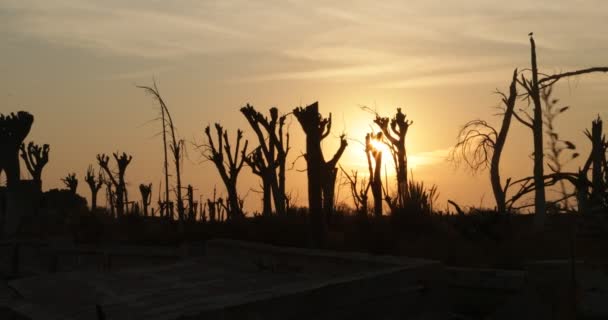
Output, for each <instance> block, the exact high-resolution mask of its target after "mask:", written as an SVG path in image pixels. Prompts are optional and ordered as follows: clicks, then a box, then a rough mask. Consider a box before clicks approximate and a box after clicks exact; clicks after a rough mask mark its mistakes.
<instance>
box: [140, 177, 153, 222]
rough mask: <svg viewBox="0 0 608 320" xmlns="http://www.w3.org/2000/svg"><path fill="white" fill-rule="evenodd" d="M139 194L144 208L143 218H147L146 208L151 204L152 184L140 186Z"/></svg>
mask: <svg viewBox="0 0 608 320" xmlns="http://www.w3.org/2000/svg"><path fill="white" fill-rule="evenodd" d="M139 193H140V194H141V204H142V206H143V207H144V217H147V216H148V208H149V207H150V204H151V203H152V184H151V183H149V184H140V185H139Z"/></svg>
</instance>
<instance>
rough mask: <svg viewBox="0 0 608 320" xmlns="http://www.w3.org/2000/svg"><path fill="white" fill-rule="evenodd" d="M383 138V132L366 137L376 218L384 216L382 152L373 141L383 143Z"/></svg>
mask: <svg viewBox="0 0 608 320" xmlns="http://www.w3.org/2000/svg"><path fill="white" fill-rule="evenodd" d="M382 138H383V137H382V132H378V133H377V134H373V133H368V134H367V135H365V156H366V158H367V168H368V170H369V184H370V186H371V190H372V196H373V197H374V216H376V217H381V216H382V151H381V150H378V149H377V148H376V147H374V145H373V143H372V141H374V140H375V141H377V142H379V143H382ZM372 159H373V160H372Z"/></svg>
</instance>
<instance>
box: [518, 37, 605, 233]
mask: <svg viewBox="0 0 608 320" xmlns="http://www.w3.org/2000/svg"><path fill="white" fill-rule="evenodd" d="M530 60H531V69H530V72H531V78H532V79H529V78H527V77H526V76H525V75H523V74H521V77H520V79H519V80H518V83H519V84H520V85H521V86H522V87H523V88H524V89H525V91H526V95H525V97H526V98H529V99H531V100H532V105H533V115H532V116H530V115H529V114H527V113H525V111H523V113H524V115H523V116H520V115H518V114H517V113H514V116H515V117H516V119H517V120H518V121H519V122H521V123H522V124H524V125H525V126H526V127H528V128H530V130H532V136H533V143H534V185H535V186H537V187H536V188H535V190H534V192H535V196H534V212H535V225H536V227H537V228H542V227H543V226H544V224H545V214H546V195H545V187H544V186H545V183H544V179H545V175H544V164H545V163H544V144H543V111H542V110H543V108H542V102H541V90H542V89H543V88H546V87H549V86H552V85H553V84H555V83H557V82H558V81H559V80H561V79H565V78H569V77H572V76H578V75H583V74H588V73H595V72H608V67H592V68H587V69H581V70H575V71H569V72H564V73H558V74H553V75H544V74H541V73H539V71H538V63H537V55H536V43H535V41H534V37H533V36H532V33H530ZM524 118H525V119H524Z"/></svg>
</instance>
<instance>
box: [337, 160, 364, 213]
mask: <svg viewBox="0 0 608 320" xmlns="http://www.w3.org/2000/svg"><path fill="white" fill-rule="evenodd" d="M340 170H342V173H344V176H345V177H346V179H347V180H348V184H349V190H350V194H351V196H352V197H353V203H354V204H355V209H356V210H357V213H358V214H360V215H362V216H367V214H368V212H369V203H368V199H369V198H368V194H369V189H370V187H371V185H370V183H369V180H365V179H362V180H361V182H359V172H358V171H357V170H352V171H351V173H348V172H346V170H344V168H342V166H340Z"/></svg>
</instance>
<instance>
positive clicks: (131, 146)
mask: <svg viewBox="0 0 608 320" xmlns="http://www.w3.org/2000/svg"><path fill="white" fill-rule="evenodd" d="M606 16H608V2H606V1H602V0H589V1H584V0H578V1H550V0H539V1H523V0H514V1H509V2H508V3H505V2H504V1H484V0H469V1H407V2H405V1H396V0H388V1H382V2H378V1H371V0H370V1H367V0H366V1H364V0H358V1H303V0H291V1H278V0H276V1H246V0H226V1H194V0H188V1H144V0H137V1H119V0H110V1H91V0H56V1H47V0H38V1H33V0H4V1H2V2H0V19H2V21H3V22H2V24H0V36H1V37H2V39H3V41H2V42H1V43H0V52H2V59H0V96H2V106H1V107H0V112H2V113H8V112H12V111H17V110H27V111H29V112H31V113H32V114H34V116H35V117H36V120H35V124H34V127H33V129H32V132H31V134H30V136H29V137H28V141H29V140H34V141H35V142H37V143H49V144H50V145H51V160H50V163H49V165H48V167H47V169H46V170H45V172H44V177H43V180H44V188H45V189H49V188H56V187H60V186H61V181H60V178H62V177H64V176H65V175H66V174H67V173H69V172H76V173H77V175H78V176H79V177H80V178H81V180H82V177H83V175H84V173H85V172H86V169H87V166H88V165H89V164H94V163H95V155H96V154H97V153H101V152H105V153H110V152H113V151H121V152H122V151H126V152H128V153H130V154H132V155H133V156H134V160H133V163H132V165H131V167H130V168H129V170H128V171H127V181H128V183H129V187H130V190H131V195H134V194H135V195H137V194H138V193H137V191H136V190H137V186H138V185H139V184H140V183H150V182H151V183H153V184H154V198H156V197H157V194H158V190H159V188H158V185H159V182H160V180H161V177H162V146H161V140H160V137H159V136H157V133H158V132H159V130H160V125H159V123H158V122H154V121H153V120H154V119H155V118H156V117H157V115H158V111H157V110H158V107H157V105H156V104H155V102H154V101H153V99H152V98H151V97H150V96H147V95H146V94H144V92H143V91H142V90H140V89H137V88H136V85H150V84H151V83H152V80H153V79H156V81H157V83H158V85H159V88H160V90H161V94H162V95H163V97H164V99H165V100H166V102H167V103H168V105H169V108H170V110H171V112H172V114H173V118H174V120H175V123H176V125H177V127H178V129H179V135H180V136H181V137H182V138H184V139H186V141H188V153H187V158H186V159H185V161H184V181H185V183H191V184H193V185H194V186H195V188H196V193H197V194H199V195H202V196H204V197H207V196H209V195H210V193H211V192H212V190H213V187H214V186H215V185H217V187H218V191H220V192H223V187H222V185H221V182H220V180H219V177H218V175H217V173H216V171H215V169H214V168H213V167H212V166H211V164H210V163H201V161H202V158H201V157H200V154H199V152H198V150H197V149H196V148H195V147H194V144H196V143H199V144H200V143H202V142H203V131H202V130H203V128H204V126H206V125H207V124H213V123H214V122H220V123H222V124H223V125H224V126H225V127H226V128H227V129H229V130H230V133H231V134H234V132H235V131H236V129H237V128H242V129H244V130H245V131H246V134H247V137H249V138H250V140H251V141H250V143H251V144H252V145H254V144H255V141H254V140H253V139H251V138H253V136H251V135H250V134H249V133H250V132H251V130H249V127H248V124H247V123H246V121H245V120H244V118H243V117H242V115H241V114H240V113H239V112H238V110H239V108H240V107H242V106H243V105H245V104H246V103H251V104H253V105H254V106H255V107H256V108H258V109H260V110H267V109H268V108H269V107H271V106H277V107H278V108H279V109H280V110H281V112H290V111H291V110H292V109H293V108H294V107H296V106H300V105H307V104H310V103H312V102H314V101H317V100H318V101H319V103H320V108H321V112H322V113H323V114H324V115H327V114H328V113H329V112H332V114H333V119H334V128H333V134H332V135H331V136H330V137H329V138H328V139H327V141H326V142H325V143H324V147H325V150H326V155H330V154H333V152H334V151H335V149H336V148H337V143H338V136H339V135H340V134H341V133H343V132H344V133H346V134H347V136H348V138H349V139H350V140H349V147H348V149H347V152H346V153H345V155H344V157H343V158H342V161H341V163H342V165H343V166H344V167H346V168H349V169H350V168H359V169H360V170H364V165H365V162H364V161H365V158H364V153H363V150H362V146H361V144H360V143H359V142H357V141H362V140H363V138H364V136H365V133H366V132H368V131H369V130H370V128H373V125H372V122H371V120H372V116H371V115H370V114H369V113H366V112H365V111H364V110H362V109H361V106H367V107H370V108H372V109H375V110H377V111H378V112H379V113H381V114H383V115H387V116H388V115H391V114H392V113H394V110H395V108H396V107H402V108H403V109H404V111H405V113H406V114H407V115H408V117H409V118H410V119H412V120H413V121H414V125H413V126H412V127H411V129H410V132H409V134H408V146H409V152H410V156H411V157H412V158H411V162H412V164H413V167H414V168H413V170H414V177H415V179H420V180H424V181H425V182H427V183H429V184H431V183H435V184H437V185H438V187H439V192H440V194H441V198H440V203H439V204H438V205H439V207H440V208H445V201H446V200H447V199H454V200H457V201H459V202H460V203H462V204H464V205H476V206H477V205H480V204H481V205H485V206H493V205H494V203H493V200H492V194H491V191H490V188H489V182H488V179H487V172H482V173H480V174H478V175H477V176H471V175H470V174H469V173H467V172H466V171H464V170H456V169H454V168H453V166H452V165H451V164H449V163H447V162H446V161H445V157H446V155H447V153H448V151H449V150H450V148H451V147H452V146H453V145H454V143H455V139H456V134H457V132H458V130H459V128H460V127H461V126H462V125H463V124H464V123H466V122H467V121H468V120H471V119H475V118H484V119H488V120H490V121H491V122H492V123H494V124H498V123H499V121H498V120H499V119H497V117H495V116H493V115H494V114H495V113H496V109H495V108H494V107H496V106H497V105H498V103H499V98H498V96H497V95H495V94H493V91H494V90H495V89H497V88H498V89H502V90H505V89H506V87H507V86H508V81H509V77H510V74H511V72H512V70H513V69H514V68H516V67H517V68H520V69H521V68H526V67H527V66H528V65H529V61H528V59H529V42H528V36H527V34H528V32H530V31H534V34H535V38H536V41H537V43H538V46H539V49H538V54H539V62H540V65H541V68H542V70H543V71H544V72H547V73H552V72H559V71H566V70H570V69H575V68H582V67H589V66H597V65H599V66H606V65H608V59H607V58H606V55H605V52H607V51H608V33H606V32H605V30H608V19H606ZM607 84H608V76H605V75H602V76H592V77H585V78H577V79H572V80H571V81H569V82H564V83H562V84H561V85H560V86H559V87H558V88H557V90H556V92H555V95H556V97H559V98H560V99H561V101H562V103H563V104H564V105H571V106H572V109H571V110H569V111H568V112H567V113H566V114H564V115H563V117H562V118H561V119H560V120H559V121H558V123H557V125H558V128H559V130H560V133H562V136H563V137H564V138H567V139H569V140H572V141H573V142H575V143H576V144H577V146H579V149H581V150H580V151H581V152H582V153H583V154H585V153H586V150H588V145H587V141H586V140H585V138H584V136H583V134H582V131H583V130H584V129H585V128H586V127H588V126H589V125H590V122H591V120H592V119H593V118H594V117H595V116H596V115H598V114H599V115H601V116H602V117H603V118H604V119H608V108H607V102H608V93H607V92H606V90H605V88H606V85H607ZM521 107H525V103H524V102H522V104H521ZM526 130H527V129H525V128H522V127H521V126H519V125H517V124H515V125H514V127H513V130H512V132H511V136H510V140H509V142H508V146H507V150H506V154H505V157H504V162H503V163H504V165H503V177H504V178H506V177H508V176H513V177H523V176H526V175H529V174H530V172H531V167H530V165H531V161H530V158H529V155H530V153H531V144H530V142H531V137H530V135H529V132H528V131H526ZM290 132H291V136H292V142H293V145H292V150H291V153H290V157H289V161H290V162H292V161H294V160H295V159H296V158H297V156H298V155H300V154H301V153H303V152H304V151H305V150H304V147H303V144H302V142H303V139H304V135H303V133H302V132H301V129H300V127H299V124H298V123H297V121H296V120H295V119H291V120H290ZM577 165H578V164H577V163H576V162H575V163H571V164H570V167H569V168H575V167H576V166H577ZM304 167H305V163H304V161H303V160H300V161H298V162H296V164H295V167H294V170H293V171H291V172H290V173H289V174H288V190H289V191H292V192H293V194H294V197H295V198H297V199H298V201H299V203H300V204H304V203H305V201H306V191H305V190H306V181H305V175H304V174H303V173H300V172H298V171H297V169H302V168H304ZM239 185H240V190H241V193H242V195H243V196H245V197H246V198H245V205H246V208H247V209H250V210H255V209H257V208H259V207H260V200H259V194H258V193H256V192H254V191H251V189H258V185H259V183H258V181H257V180H256V177H254V176H253V175H252V174H251V172H250V170H249V169H248V168H244V169H243V174H242V177H241V179H240V184H239ZM78 191H79V193H80V194H82V195H84V196H86V197H87V198H88V196H89V191H88V188H87V187H86V185H85V184H84V182H82V181H81V185H80V186H79V189H78ZM347 192H348V191H347V189H342V190H341V191H340V192H339V195H338V196H339V200H340V201H346V202H349V201H350V198H349V195H348V194H347ZM132 197H133V196H132Z"/></svg>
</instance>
